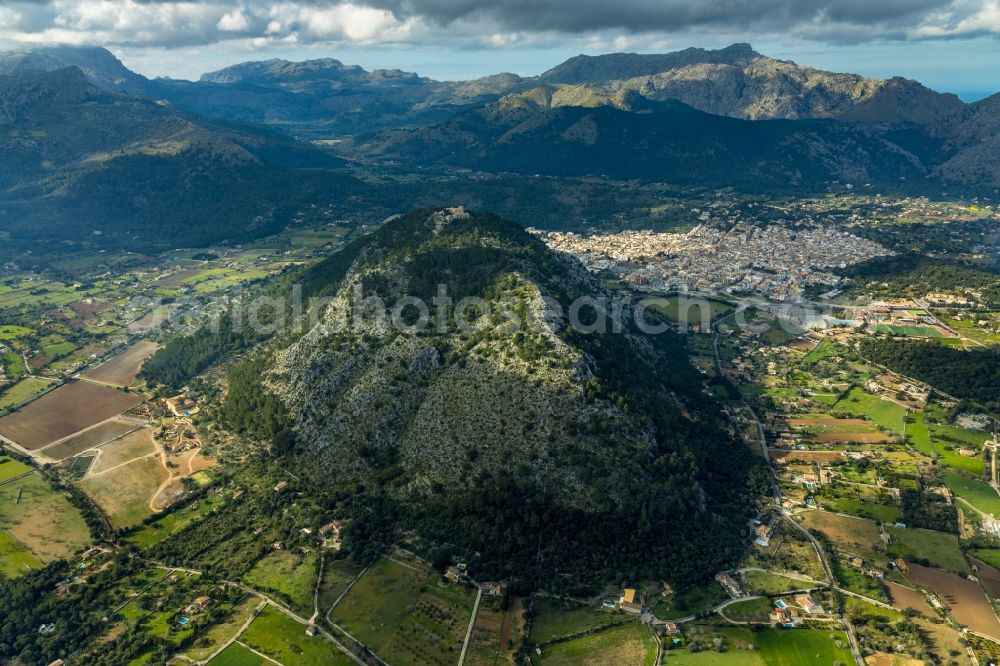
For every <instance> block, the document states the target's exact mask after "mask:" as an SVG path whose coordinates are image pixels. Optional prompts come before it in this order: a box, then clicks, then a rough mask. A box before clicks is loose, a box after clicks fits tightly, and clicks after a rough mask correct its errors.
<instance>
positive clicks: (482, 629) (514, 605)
mask: <svg viewBox="0 0 1000 666" xmlns="http://www.w3.org/2000/svg"><path fill="white" fill-rule="evenodd" d="M523 636H524V608H523V606H522V603H521V600H520V599H519V598H516V597H512V598H508V599H507V605H506V607H504V606H503V605H502V604H501V600H500V599H498V598H497V597H483V600H482V603H481V604H480V606H479V612H478V613H477V615H476V623H475V625H474V626H473V628H472V635H471V637H470V640H469V650H468V652H467V653H466V655H465V663H466V664H467V666H498V665H500V664H514V663H515V657H516V654H517V651H518V649H519V648H520V646H521V641H522V639H523Z"/></svg>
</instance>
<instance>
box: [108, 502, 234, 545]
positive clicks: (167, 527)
mask: <svg viewBox="0 0 1000 666" xmlns="http://www.w3.org/2000/svg"><path fill="white" fill-rule="evenodd" d="M223 501H224V500H223V499H222V498H221V497H219V496H218V495H214V494H209V495H207V496H206V497H204V498H202V499H198V500H195V501H193V502H191V503H190V504H186V505H184V506H182V507H181V508H179V509H177V510H176V511H171V512H170V513H168V514H167V515H165V516H163V517H162V518H158V519H157V520H154V521H153V522H151V523H149V524H148V525H143V526H141V527H138V528H136V530H135V531H133V532H132V533H131V534H129V535H128V536H127V537H126V538H125V539H126V541H128V542H129V543H131V544H135V545H136V546H138V547H140V548H149V547H151V546H155V545H156V544H158V543H160V542H161V541H163V540H164V539H166V538H168V537H170V536H171V535H172V534H176V533H177V532H180V531H181V530H182V529H184V528H185V527H187V526H188V525H190V524H192V523H194V522H195V521H197V520H200V519H201V518H202V517H204V516H206V515H208V513H210V512H211V511H212V510H213V509H215V507H217V506H219V505H221V504H222V503H223Z"/></svg>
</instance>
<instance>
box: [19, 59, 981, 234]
mask: <svg viewBox="0 0 1000 666" xmlns="http://www.w3.org/2000/svg"><path fill="white" fill-rule="evenodd" d="M998 109H1000V95H994V96H993V97H990V98H987V99H984V100H981V101H979V102H976V103H974V104H965V103H963V102H961V101H960V100H958V99H957V98H956V97H955V96H953V95H947V94H941V93H937V92H935V91H933V90H930V89H928V88H926V87H924V86H922V85H921V84H919V83H917V82H915V81H909V80H906V79H901V78H892V79H885V80H881V79H870V78H865V77H861V76H858V75H854V74H836V73H830V72H823V71H820V70H815V69H812V68H809V67H803V66H800V65H797V64H795V63H792V62H788V61H782V60H776V59H773V58H768V57H766V56H763V55H761V54H759V53H757V52H756V51H754V50H753V49H752V48H751V47H750V46H749V45H747V44H734V45H732V46H730V47H727V48H724V49H720V50H704V49H696V48H692V49H686V50H683V51H679V52H676V53H669V54H654V55H638V54H621V53H619V54H608V55H603V56H577V57H575V58H571V59H569V60H568V61H566V62H564V63H562V64H560V65H558V66H557V67H554V68H552V69H550V70H548V71H547V72H545V73H543V74H541V75H539V76H536V77H521V76H517V75H514V74H497V75H494V76H488V77H484V78H480V79H476V80H472V81H434V80H432V79H429V78H426V77H421V76H418V75H417V74H412V73H408V72H403V71H400V70H375V71H366V70H364V69H362V68H361V67H357V66H351V65H345V64H343V63H342V62H340V61H337V60H334V59H329V58H327V59H319V60H309V61H305V62H289V61H284V60H270V61H264V62H249V63H243V64H239V65H234V66H232V67H227V68H225V69H222V70H219V71H217V72H211V73H208V74H205V75H204V76H203V77H202V78H201V80H200V81H196V82H192V81H178V80H169V79H156V80H150V79H147V78H145V77H143V76H141V75H139V74H136V73H134V72H131V71H130V70H128V69H127V68H126V67H125V66H124V65H123V64H122V63H121V62H120V61H119V60H118V59H117V58H115V57H114V56H113V55H112V54H111V53H109V52H108V51H106V50H104V49H101V48H74V47H47V48H38V49H33V50H28V51H21V52H15V53H7V54H0V132H2V134H0V145H2V147H3V149H4V151H5V158H6V159H5V160H4V163H3V164H2V165H0V224H2V225H3V229H4V231H5V232H6V233H7V234H8V235H10V237H11V239H12V242H13V243H14V244H16V243H17V242H18V239H22V240H23V239H28V240H34V241H40V242H44V241H45V240H46V239H48V238H57V239H59V240H69V241H72V242H76V243H79V242H83V241H84V239H87V240H88V241H90V242H92V243H95V244H99V245H104V246H107V245H112V244H114V245H118V246H125V245H128V246H131V247H134V248H150V249H152V248H156V247H162V245H163V243H164V235H163V234H162V233H161V231H160V230H161V228H162V227H163V226H166V227H167V228H171V229H177V230H178V231H180V232H181V233H180V236H181V237H183V238H185V239H187V244H191V245H195V244H200V243H207V242H218V241H221V240H232V241H237V242H238V241H239V240H241V239H246V238H250V237H254V236H257V235H260V234H266V233H272V232H274V231H275V230H278V229H280V228H282V227H283V226H284V225H287V224H288V223H289V222H290V221H291V220H293V219H298V220H304V219H305V218H306V217H307V216H308V215H309V211H311V210H313V209H314V208H315V203H316V202H317V201H323V202H325V203H329V202H331V201H333V202H340V203H343V204H345V205H344V208H345V209H346V210H345V211H344V213H345V214H347V215H354V214H362V215H366V216H369V215H377V214H378V213H379V212H381V210H382V208H383V207H386V206H391V207H396V205H397V204H399V207H400V208H402V209H406V208H409V207H410V206H412V205H413V203H414V201H408V200H406V197H407V196H408V195H407V194H406V190H405V189H401V185H400V182H399V181H383V180H380V178H381V176H379V177H378V178H375V179H373V178H371V177H370V176H371V175H372V174H373V173H375V174H384V173H391V174H397V175H403V174H418V175H419V176H420V178H419V179H418V180H421V181H426V178H425V176H426V175H427V174H438V175H440V176H442V177H445V178H448V177H452V176H453V175H455V174H463V173H467V172H468V170H473V171H479V172H484V173H487V174H494V175H495V174H514V175H515V176H516V177H519V178H523V179H527V178H531V177H533V176H535V175H547V176H553V177H560V178H565V177H590V176H600V177H605V179H606V180H607V181H608V183H609V186H611V187H613V186H614V185H613V183H612V181H635V182H661V183H665V184H668V185H671V186H676V187H705V188H713V189H717V188H733V189H736V190H741V191H748V192H762V193H768V192H783V193H787V192H824V191H827V190H828V189H829V188H830V187H843V185H844V184H847V183H850V184H854V185H862V186H863V185H871V186H872V187H878V188H879V189H880V190H884V191H900V192H907V193H918V194H929V193H930V194H940V193H941V192H942V191H944V190H949V191H952V192H956V191H957V192H961V193H968V194H985V195H992V193H993V191H994V190H995V189H996V188H998V187H1000V159H998V157H997V155H1000V112H998ZM356 176H361V178H357V177H356ZM403 181H405V182H407V183H409V184H408V185H407V186H406V187H409V188H410V190H411V192H410V193H411V194H412V183H413V182H416V181H414V179H413V178H403ZM838 184H839V185H838ZM458 185H459V184H456V185H454V186H452V187H443V188H442V187H438V188H437V189H434V190H433V191H430V190H428V191H421V192H420V193H419V196H416V197H415V199H414V200H415V201H422V202H425V203H447V202H449V201H456V200H461V201H470V202H476V204H477V205H480V203H481V202H483V201H490V200H491V197H492V199H496V198H497V197H498V196H499V195H498V193H497V192H495V191H492V190H490V189H489V188H491V187H492V186H493V184H492V183H488V182H486V180H475V179H473V180H468V179H462V182H461V183H460V187H459V186H458ZM373 187H374V188H375V189H374V190H373V189H372V188H373ZM517 187H520V186H517ZM515 189H517V188H515ZM425 190H426V188H425ZM434 192H436V193H437V195H438V196H439V197H440V196H445V195H449V196H451V195H455V196H456V197H457V199H456V198H450V199H441V198H437V199H436V200H434V199H433V197H431V200H430V201H428V197H430V195H432V194H433V193H434ZM485 192H490V193H489V194H484V193H485ZM515 195H516V192H515ZM373 197H374V198H373ZM508 198H509V196H508ZM366 201H367V202H368V203H367V204H366ZM376 202H377V203H376ZM532 203H533V204H535V203H537V201H533V202H532ZM560 206H563V204H562V203H560V202H559V197H555V198H552V199H551V201H550V203H549V204H548V207H547V208H545V206H543V208H544V210H543V211H542V212H543V214H542V216H541V218H542V219H545V218H546V217H549V216H550V215H549V214H550V213H551V214H552V215H556V216H558V214H561V213H560V211H563V208H560ZM557 209H558V210H557ZM563 212H565V211H563ZM158 225H159V226H158ZM175 235H176V234H175Z"/></svg>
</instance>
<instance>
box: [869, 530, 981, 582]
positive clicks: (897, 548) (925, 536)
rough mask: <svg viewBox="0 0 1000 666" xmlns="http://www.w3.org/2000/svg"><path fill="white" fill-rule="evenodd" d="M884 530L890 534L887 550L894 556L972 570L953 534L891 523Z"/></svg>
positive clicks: (954, 568) (939, 565)
mask: <svg viewBox="0 0 1000 666" xmlns="http://www.w3.org/2000/svg"><path fill="white" fill-rule="evenodd" d="M885 531H886V532H888V533H889V534H890V535H891V536H892V543H891V544H890V545H889V551H890V552H891V553H893V554H895V555H896V557H901V558H903V559H905V560H909V559H919V560H927V561H928V562H930V563H931V565H933V566H938V567H941V568H942V569H947V570H949V571H955V572H957V573H971V572H972V570H971V569H970V568H969V563H968V562H966V560H965V555H964V554H963V553H962V549H961V548H960V547H959V545H958V537H957V536H955V535H954V534H945V533H943V532H931V531H929V530H921V529H903V528H899V527H893V526H891V525H887V526H886V528H885Z"/></svg>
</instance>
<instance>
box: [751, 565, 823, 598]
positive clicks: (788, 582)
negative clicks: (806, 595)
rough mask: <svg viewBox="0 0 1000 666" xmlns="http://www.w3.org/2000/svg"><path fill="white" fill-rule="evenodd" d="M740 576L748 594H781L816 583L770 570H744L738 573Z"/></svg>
mask: <svg viewBox="0 0 1000 666" xmlns="http://www.w3.org/2000/svg"><path fill="white" fill-rule="evenodd" d="M740 578H741V580H742V584H743V589H744V590H745V591H746V592H749V593H750V594H781V593H784V592H790V591H791V590H801V589H803V588H806V587H811V586H813V585H815V584H816V583H815V582H810V581H804V580H802V579H798V578H789V577H788V576H783V575H781V574H779V573H774V572H771V571H745V572H743V573H741V574H740Z"/></svg>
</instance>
